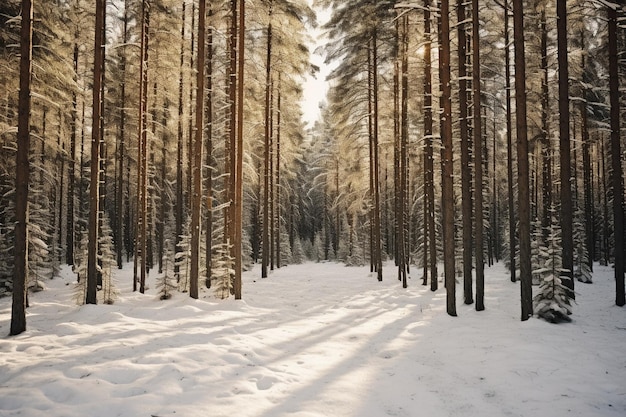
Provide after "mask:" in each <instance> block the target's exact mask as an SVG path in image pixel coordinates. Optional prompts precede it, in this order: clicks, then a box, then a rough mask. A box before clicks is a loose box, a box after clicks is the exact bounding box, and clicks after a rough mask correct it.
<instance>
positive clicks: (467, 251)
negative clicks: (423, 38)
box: [457, 0, 480, 304]
mask: <svg viewBox="0 0 626 417" xmlns="http://www.w3.org/2000/svg"><path fill="white" fill-rule="evenodd" d="M457 17H458V25H457V33H458V42H457V43H458V48H457V49H458V59H459V113H460V115H459V134H460V136H461V214H462V216H461V217H462V223H463V231H462V233H463V235H462V239H463V296H464V302H465V304H472V303H473V302H474V294H473V288H472V284H473V279H472V259H473V257H472V240H473V239H472V234H473V233H472V232H473V230H472V209H473V202H472V168H471V164H470V140H469V133H468V127H467V124H468V123H467V122H468V112H467V109H468V94H467V66H468V59H467V36H466V29H465V26H466V22H465V19H466V15H465V0H458V1H457ZM475 113H476V108H474V114H475ZM474 130H475V129H474ZM474 168H475V170H476V171H478V170H479V169H480V168H479V166H476V165H474ZM476 192H477V193H478V190H476ZM476 221H478V214H477V216H476Z"/></svg>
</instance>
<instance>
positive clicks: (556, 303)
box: [533, 211, 572, 323]
mask: <svg viewBox="0 0 626 417" xmlns="http://www.w3.org/2000/svg"><path fill="white" fill-rule="evenodd" d="M553 212H554V211H553ZM538 257H539V262H540V267H539V269H536V270H534V271H533V273H534V274H539V275H540V276H541V284H540V285H539V289H538V292H537V295H535V297H534V298H533V304H534V310H535V314H536V315H537V316H538V317H541V318H543V319H545V320H546V321H549V322H551V323H559V322H562V321H568V322H569V321H571V318H570V317H569V315H570V314H571V313H572V306H571V303H570V298H569V296H568V291H569V289H568V288H567V287H566V286H565V285H564V284H563V279H567V275H565V274H566V273H567V271H566V270H565V269H563V267H562V259H561V231H560V228H559V226H558V224H557V221H556V219H555V218H554V216H553V217H552V224H551V226H550V233H549V235H548V238H547V242H546V245H545V246H541V247H540V248H539V256H538Z"/></svg>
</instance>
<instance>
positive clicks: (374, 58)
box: [372, 29, 383, 281]
mask: <svg viewBox="0 0 626 417" xmlns="http://www.w3.org/2000/svg"><path fill="white" fill-rule="evenodd" d="M372 43H373V51H372V52H373V55H372V61H373V62H372V64H373V68H372V69H373V76H372V77H373V84H374V85H373V93H374V96H373V102H374V103H373V104H374V126H373V127H374V132H373V134H374V135H373V139H374V143H373V145H372V146H373V147H374V250H375V260H376V272H377V277H378V281H382V280H383V264H382V253H381V252H382V249H381V235H380V177H379V175H380V161H379V149H378V45H377V43H378V34H377V31H376V29H374V35H373V40H372Z"/></svg>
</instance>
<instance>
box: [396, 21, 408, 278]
mask: <svg viewBox="0 0 626 417" xmlns="http://www.w3.org/2000/svg"><path fill="white" fill-rule="evenodd" d="M408 20H409V16H408V15H407V14H405V15H404V16H403V17H402V40H401V48H402V50H401V56H402V64H401V65H402V68H401V69H400V76H401V79H402V80H401V85H402V87H401V90H402V91H401V94H402V100H401V104H400V107H401V110H400V113H401V115H400V117H401V120H400V126H401V129H400V155H399V156H400V161H399V163H398V168H399V176H400V178H399V185H398V193H399V199H398V226H397V227H398V241H397V242H396V244H397V245H398V249H397V250H398V259H397V260H396V262H397V263H398V279H399V280H401V281H402V287H403V288H406V287H407V285H408V283H407V276H406V275H407V265H406V252H405V251H406V242H405V240H406V230H405V206H406V195H407V190H406V183H407V161H408V159H407V140H408V135H409V122H408V120H409V117H408V90H409V74H408V72H409V71H408V70H409V58H408V50H409V34H408V32H409V21H408Z"/></svg>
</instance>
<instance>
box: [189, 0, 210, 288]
mask: <svg viewBox="0 0 626 417" xmlns="http://www.w3.org/2000/svg"><path fill="white" fill-rule="evenodd" d="M205 63H206V0H199V2H198V58H197V60H196V65H197V67H196V88H197V90H196V123H195V139H194V146H193V165H192V166H193V169H192V171H191V173H192V177H193V193H192V196H191V251H190V252H191V254H190V258H191V273H190V278H189V279H190V280H189V296H190V297H191V298H195V299H197V298H198V280H199V271H200V213H201V211H202V145H203V135H204V83H205Z"/></svg>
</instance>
